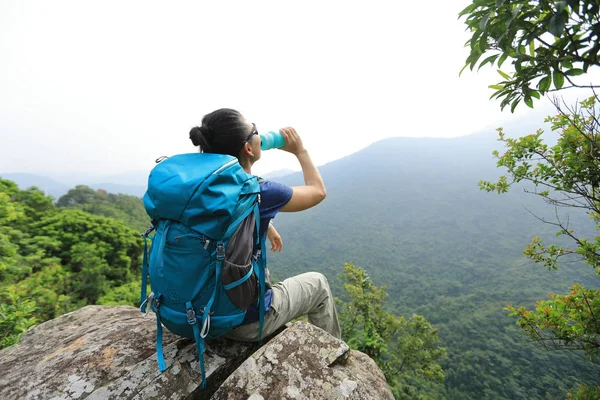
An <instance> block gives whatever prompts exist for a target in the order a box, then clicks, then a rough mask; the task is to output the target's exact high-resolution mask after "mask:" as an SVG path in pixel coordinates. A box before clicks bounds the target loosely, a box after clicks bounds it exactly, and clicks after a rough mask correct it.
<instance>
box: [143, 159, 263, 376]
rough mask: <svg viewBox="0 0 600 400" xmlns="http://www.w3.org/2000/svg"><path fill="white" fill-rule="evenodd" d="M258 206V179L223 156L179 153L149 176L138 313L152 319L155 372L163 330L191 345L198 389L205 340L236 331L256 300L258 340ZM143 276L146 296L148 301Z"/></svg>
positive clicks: (260, 269) (260, 270) (260, 255)
mask: <svg viewBox="0 0 600 400" xmlns="http://www.w3.org/2000/svg"><path fill="white" fill-rule="evenodd" d="M157 161H158V160H157ZM259 202H260V186H259V183H258V178H257V177H256V176H253V175H250V174H248V173H246V172H245V171H244V170H243V169H242V167H241V165H240V164H239V162H238V160H237V159H236V158H235V157H232V156H229V155H223V154H210V153H195V154H181V155H177V156H173V157H170V158H167V159H166V160H164V161H162V162H160V163H159V164H158V165H157V166H156V167H154V169H153V170H152V172H151V173H150V177H149V178H148V190H147V192H146V194H145V195H144V207H145V208H146V212H147V213H148V215H149V216H150V218H151V219H152V226H151V227H150V228H149V229H148V230H147V231H146V232H144V233H143V234H142V236H143V237H144V260H143V267H142V294H141V303H142V304H141V306H140V310H141V311H142V312H144V309H145V310H146V312H147V310H148V309H149V308H150V309H152V311H154V312H155V313H156V329H157V335H156V354H157V359H158V366H159V368H160V370H161V372H162V371H164V370H165V369H166V365H165V361H164V355H163V349H162V325H164V326H165V327H166V328H167V329H168V330H169V331H171V332H172V333H174V334H176V335H179V336H183V337H186V338H191V339H194V340H195V342H196V349H197V351H198V359H199V362H200V370H201V372H202V388H205V387H206V375H205V369H204V339H205V338H211V339H216V338H218V337H220V336H223V335H225V334H226V333H227V332H229V331H230V330H231V329H233V328H235V327H236V326H238V325H240V324H241V323H242V321H243V320H244V317H245V315H246V310H247V309H248V307H249V306H250V305H251V304H253V303H254V304H255V303H256V301H257V299H258V309H259V322H260V325H259V326H260V333H259V337H262V327H263V319H264V293H265V268H266V254H265V253H263V252H262V251H261V250H262V249H264V248H265V246H264V237H263V238H260V237H259V228H260V226H259V224H260V216H259V211H258V204H259ZM152 231H156V232H155V234H154V236H153V237H152V238H151V239H152V246H151V249H150V254H149V255H148V245H147V240H148V239H150V238H149V237H148V235H149V234H150V233H151V232H152ZM263 236H264V235H263ZM256 249H258V252H255V250H256ZM148 275H150V286H151V290H152V293H150V295H149V296H146V285H147V279H148Z"/></svg>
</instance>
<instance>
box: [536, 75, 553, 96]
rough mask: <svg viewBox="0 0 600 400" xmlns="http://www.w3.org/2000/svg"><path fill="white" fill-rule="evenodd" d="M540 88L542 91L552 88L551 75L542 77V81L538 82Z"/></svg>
mask: <svg viewBox="0 0 600 400" xmlns="http://www.w3.org/2000/svg"><path fill="white" fill-rule="evenodd" d="M538 89H540V91H542V92H545V91H547V90H548V89H550V76H549V75H548V76H545V77H543V78H542V79H540V82H539V83H538Z"/></svg>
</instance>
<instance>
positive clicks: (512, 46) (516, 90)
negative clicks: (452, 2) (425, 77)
mask: <svg viewBox="0 0 600 400" xmlns="http://www.w3.org/2000/svg"><path fill="white" fill-rule="evenodd" d="M459 16H460V17H466V20H465V23H466V25H467V26H468V29H469V31H470V33H471V38H470V39H469V40H468V42H467V46H469V47H470V54H469V56H468V58H467V60H466V65H465V68H466V67H467V66H468V67H469V68H470V69H471V70H473V68H475V66H477V65H478V68H481V67H483V66H485V65H487V64H489V65H490V66H494V65H497V66H498V68H501V67H502V65H503V63H504V62H505V61H506V60H510V61H511V62H512V66H513V67H514V73H512V74H508V73H506V72H503V71H501V70H500V69H498V73H499V74H500V76H501V77H502V79H503V80H501V81H500V82H498V83H497V84H495V85H491V86H490V88H492V89H494V90H495V92H494V94H493V95H492V98H498V99H502V102H501V107H502V108H504V107H506V106H508V105H510V107H511V110H512V111H514V109H515V107H517V105H518V104H519V102H521V100H522V101H523V102H524V103H525V104H527V106H529V107H533V100H534V99H539V98H540V97H541V95H544V94H546V93H548V92H549V91H553V90H561V89H564V88H569V87H593V86H580V85H578V84H576V83H575V81H574V80H573V77H576V76H578V75H581V74H584V73H586V72H588V71H589V69H590V67H594V66H599V65H600V56H599V54H598V52H599V51H600V4H599V3H598V1H597V0H566V1H531V0H473V2H472V4H470V5H468V6H467V7H466V8H465V9H464V10H462V11H461V12H460V14H459ZM463 70H464V68H463ZM565 83H566V84H567V85H565Z"/></svg>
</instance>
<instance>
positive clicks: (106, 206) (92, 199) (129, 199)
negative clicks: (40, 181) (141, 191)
mask: <svg viewBox="0 0 600 400" xmlns="http://www.w3.org/2000/svg"><path fill="white" fill-rule="evenodd" d="M56 205H57V207H59V208H75V209H78V210H83V211H85V212H88V213H90V214H94V215H102V216H104V217H109V218H114V219H117V220H120V221H123V222H124V223H125V224H126V225H127V226H129V227H130V228H133V229H135V230H136V231H138V232H143V231H144V230H146V228H148V226H149V225H150V218H149V217H148V214H146V210H145V208H144V203H143V202H142V199H140V198H139V197H135V196H130V195H126V194H120V193H119V194H113V193H107V192H106V191H105V190H102V189H98V190H94V189H92V188H90V187H88V186H85V185H78V186H76V187H75V188H74V189H71V190H69V192H68V193H67V194H65V195H64V196H62V197H61V198H60V199H58V201H57V203H56Z"/></svg>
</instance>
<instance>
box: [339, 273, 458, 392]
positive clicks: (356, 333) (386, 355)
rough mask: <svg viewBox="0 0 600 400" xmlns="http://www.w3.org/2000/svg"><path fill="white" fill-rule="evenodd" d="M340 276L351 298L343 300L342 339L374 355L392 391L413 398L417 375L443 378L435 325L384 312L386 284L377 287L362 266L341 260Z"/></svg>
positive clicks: (438, 380) (441, 353)
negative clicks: (344, 262) (341, 271)
mask: <svg viewBox="0 0 600 400" xmlns="http://www.w3.org/2000/svg"><path fill="white" fill-rule="evenodd" d="M341 277H342V279H343V280H344V282H345V283H344V289H345V290H346V293H347V294H348V297H349V299H350V301H349V302H347V303H342V304H341V305H342V307H341V312H340V322H341V325H342V338H343V339H344V340H345V341H346V342H347V343H348V345H349V346H350V347H351V348H353V349H356V350H359V351H362V352H363V353H365V354H367V355H369V356H370V357H371V358H373V360H375V362H376V363H377V364H378V365H379V367H380V368H381V369H382V370H383V372H384V374H385V376H386V379H387V381H388V384H389V385H390V387H391V388H392V391H393V393H394V396H395V397H396V398H411V399H412V398H417V396H418V388H416V387H415V386H413V385H414V383H415V380H416V381H418V380H424V381H434V382H439V383H441V382H443V380H444V373H443V371H442V368H441V366H440V365H439V364H438V361H439V360H440V359H441V358H443V357H444V356H445V354H446V350H445V349H444V348H443V347H440V346H439V338H438V333H437V330H436V329H434V328H433V327H432V326H431V325H430V324H429V323H428V322H427V321H426V320H425V318H423V317H422V316H419V315H413V316H412V317H411V318H410V319H406V318H404V317H402V316H400V317H398V316H396V315H393V314H391V313H389V312H387V311H385V309H384V306H385V299H386V297H387V293H386V291H385V287H381V288H380V287H376V286H375V285H374V284H373V282H372V281H371V279H370V278H369V276H368V275H367V273H366V272H365V270H364V269H362V268H360V267H356V266H354V265H353V264H345V265H344V273H343V274H342V276H341Z"/></svg>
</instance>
